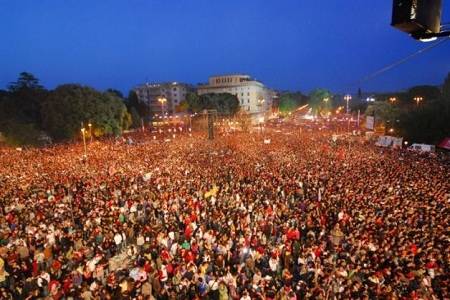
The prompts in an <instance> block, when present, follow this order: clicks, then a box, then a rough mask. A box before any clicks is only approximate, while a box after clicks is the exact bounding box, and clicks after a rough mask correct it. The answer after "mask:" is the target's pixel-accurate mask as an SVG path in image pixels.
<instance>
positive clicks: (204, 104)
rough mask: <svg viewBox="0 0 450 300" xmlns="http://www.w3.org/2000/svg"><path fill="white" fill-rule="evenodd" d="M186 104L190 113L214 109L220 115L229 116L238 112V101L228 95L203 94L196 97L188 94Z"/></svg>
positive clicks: (233, 96)
mask: <svg viewBox="0 0 450 300" xmlns="http://www.w3.org/2000/svg"><path fill="white" fill-rule="evenodd" d="M186 102H187V104H188V106H189V110H190V111H191V112H200V111H202V110H204V109H215V110H217V112H218V113H219V114H221V115H227V116H231V115H234V114H236V113H237V112H238V111H239V100H238V98H237V97H236V96H235V95H232V94H229V93H218V94H205V95H201V96H198V95H196V94H194V93H189V94H187V96H186Z"/></svg>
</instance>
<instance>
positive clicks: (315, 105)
mask: <svg viewBox="0 0 450 300" xmlns="http://www.w3.org/2000/svg"><path fill="white" fill-rule="evenodd" d="M324 99H328V101H324ZM332 101H333V95H332V94H331V93H330V92H329V91H327V90H325V89H316V90H314V91H312V92H311V94H310V95H309V102H308V104H309V106H310V108H311V109H312V111H313V113H314V114H321V113H327V112H329V111H330V110H331V108H332Z"/></svg>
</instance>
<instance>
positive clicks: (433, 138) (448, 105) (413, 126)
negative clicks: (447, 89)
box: [400, 97, 450, 144]
mask: <svg viewBox="0 0 450 300" xmlns="http://www.w3.org/2000/svg"><path fill="white" fill-rule="evenodd" d="M400 119H401V125H402V131H401V133H402V135H403V136H404V137H405V138H406V139H408V140H409V141H414V142H419V143H429V144H435V143H438V142H440V141H441V140H442V139H443V138H445V137H447V136H449V134H450V122H449V120H450V101H446V100H445V99H444V98H443V97H442V98H441V99H439V100H434V101H428V102H427V103H424V104H423V105H422V106H419V107H417V108H415V109H413V110H410V111H404V112H403V114H402V116H401V118H400Z"/></svg>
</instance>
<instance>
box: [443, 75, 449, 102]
mask: <svg viewBox="0 0 450 300" xmlns="http://www.w3.org/2000/svg"><path fill="white" fill-rule="evenodd" d="M442 98H443V100H445V101H450V73H448V74H447V78H445V81H444V84H443V85H442Z"/></svg>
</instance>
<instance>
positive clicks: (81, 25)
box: [0, 0, 450, 92]
mask: <svg viewBox="0 0 450 300" xmlns="http://www.w3.org/2000/svg"><path fill="white" fill-rule="evenodd" d="M391 7H392V0H375V1H374V0H371V1H369V0H0V88H5V87H6V85H7V84H8V83H9V82H11V81H14V80H15V79H16V78H17V75H18V73H19V72H21V71H28V72H31V73H33V74H35V75H36V76H37V77H38V78H39V79H40V80H41V82H42V83H43V84H44V85H45V86H46V87H48V88H54V87H55V86H57V85H59V84H62V83H81V84H85V85H90V86H93V87H96V88H98V89H106V88H116V89H120V90H122V91H124V92H127V91H128V90H129V89H130V88H132V87H133V86H135V85H136V84H139V83H142V82H145V81H149V82H159V81H181V82H188V83H193V84H196V83H198V82H206V81H207V78H208V76H210V75H213V74H228V73H248V74H250V75H252V76H253V77H255V78H257V79H259V80H261V81H263V82H264V83H265V84H266V85H268V86H269V87H272V88H275V89H290V90H301V91H303V92H309V91H310V90H311V89H314V88H317V87H324V88H328V89H331V90H332V91H335V92H355V91H356V90H357V88H358V85H352V83H354V82H355V81H358V80H359V79H360V78H362V77H364V76H366V75H368V74H370V73H372V72H374V71H376V70H378V69H380V68H382V67H384V66H386V65H388V64H390V63H392V62H395V61H397V60H399V59H401V58H403V57H405V56H407V55H409V54H411V53H413V52H415V51H417V50H418V49H420V48H423V47H426V46H427V45H429V44H424V43H420V42H417V41H414V40H413V39H411V38H409V37H408V36H407V35H406V34H404V33H402V32H400V31H397V30H395V29H394V28H392V27H390V25H389V24H390V21H391ZM442 20H443V21H444V22H450V2H449V1H444V8H443V18H442ZM449 71H450V41H448V42H446V43H444V44H442V45H440V46H439V47H437V48H435V49H432V50H431V51H429V52H426V53H424V54H422V55H420V56H418V57H416V58H414V59H413V60H411V61H409V62H407V63H405V64H403V65H401V66H399V67H397V68H396V69H393V70H390V71H389V72H387V73H385V74H383V75H382V76H380V77H377V78H375V79H373V80H371V81H369V82H366V83H364V84H362V85H361V88H362V89H363V91H368V90H370V91H390V90H398V89H405V88H408V87H410V86H412V85H417V84H440V83H442V82H443V80H444V78H445V76H446V75H447V73H448V72H449Z"/></svg>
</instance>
